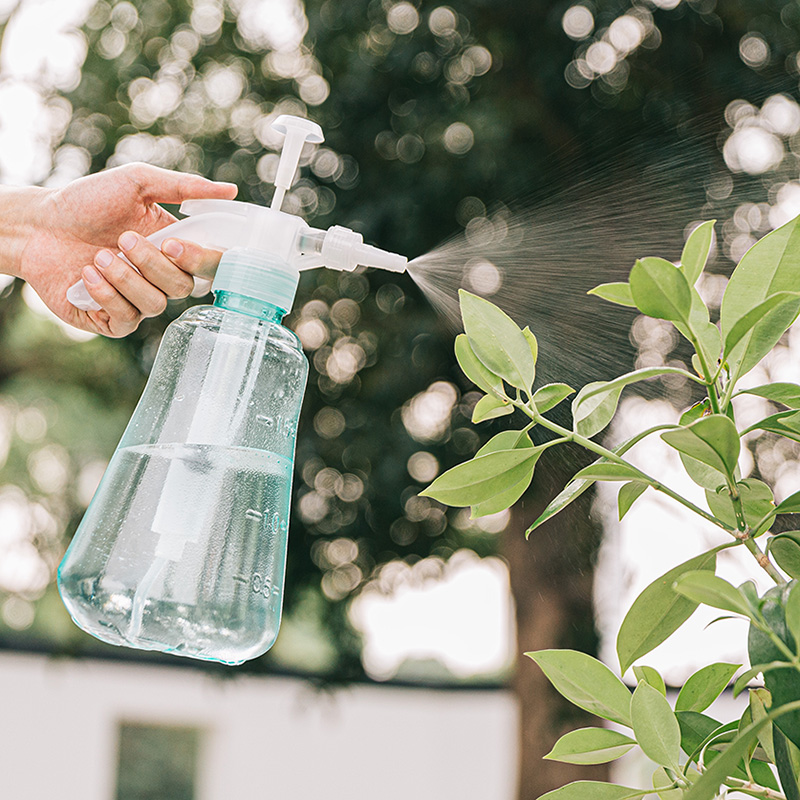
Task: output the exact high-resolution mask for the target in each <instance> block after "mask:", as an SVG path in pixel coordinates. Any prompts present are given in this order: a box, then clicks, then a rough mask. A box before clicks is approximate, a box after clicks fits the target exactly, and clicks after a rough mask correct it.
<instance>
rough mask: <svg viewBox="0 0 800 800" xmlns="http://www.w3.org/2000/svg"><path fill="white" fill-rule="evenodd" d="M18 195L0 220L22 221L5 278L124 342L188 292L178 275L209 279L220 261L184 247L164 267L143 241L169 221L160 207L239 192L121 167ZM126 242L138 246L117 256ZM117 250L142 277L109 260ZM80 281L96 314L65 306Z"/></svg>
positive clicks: (69, 318)
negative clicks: (21, 282) (15, 280)
mask: <svg viewBox="0 0 800 800" xmlns="http://www.w3.org/2000/svg"><path fill="white" fill-rule="evenodd" d="M23 191H24V194H22V195H20V199H21V201H22V202H20V203H19V204H18V205H16V206H15V208H13V209H9V210H7V212H6V213H8V214H11V215H15V214H16V215H21V216H22V217H23V220H22V221H21V222H18V223H17V224H16V226H15V231H14V242H15V244H14V243H12V246H11V247H10V248H9V252H10V253H11V254H12V255H11V256H10V260H11V263H10V267H11V268H9V269H6V271H8V272H9V273H10V274H14V275H18V276H19V277H22V278H23V279H24V280H26V281H27V282H28V283H30V284H31V286H32V287H33V288H34V289H35V290H36V292H37V294H38V295H39V296H40V297H41V298H42V300H44V302H45V303H46V304H47V305H48V306H49V307H50V308H51V309H52V310H53V311H54V312H55V313H56V314H57V315H58V316H59V317H61V319H63V320H65V321H66V322H68V323H69V324H70V325H74V326H75V327H76V328H81V329H83V330H88V331H91V332H93V333H101V334H103V335H105V336H115V337H116V336H126V335H127V334H129V333H131V331H133V330H135V329H136V327H137V326H138V325H139V323H140V322H141V321H142V319H143V318H144V317H146V316H155V315H157V314H159V313H161V311H163V310H164V307H165V305H166V299H167V297H185V296H186V295H187V294H188V293H189V291H191V284H192V281H191V278H190V277H189V275H188V274H186V272H184V271H183V270H182V269H178V266H180V265H181V264H183V265H184V266H185V267H187V268H189V269H194V270H195V271H196V272H197V274H202V275H206V276H210V274H213V269H214V268H215V267H216V262H217V261H218V260H219V254H218V253H214V252H212V251H207V250H203V249H202V248H199V247H198V246H196V245H189V243H182V244H183V252H182V254H181V255H180V256H178V257H176V258H175V259H173V260H170V259H167V258H166V257H165V256H164V255H163V254H161V253H160V252H159V251H158V249H157V248H155V247H154V246H153V245H151V244H150V243H149V242H146V241H145V240H144V238H143V237H145V236H148V235H149V234H151V233H153V232H155V231H157V230H159V229H161V228H163V227H164V226H166V225H169V224H170V223H172V222H174V221H175V217H173V216H172V214H170V213H169V212H167V211H166V210H165V209H163V208H162V207H161V206H159V205H158V203H159V202H162V203H180V202H182V201H183V200H188V199H196V198H215V199H224V200H230V199H233V198H234V197H235V196H236V192H237V188H236V186H235V185H234V184H230V183H215V182H213V181H209V180H206V179H205V178H202V177H199V176H197V175H189V174H186V173H180V172H171V171H169V170H165V169H160V168H159V167H153V166H149V165H147V164H127V165H125V166H122V167H116V168H114V169H109V170H106V171H104V172H99V173H97V174H95V175H90V176H87V177H85V178H80V179H78V180H76V181H74V182H73V183H70V184H69V185H67V186H65V187H64V188H63V189H56V190H52V189H38V190H23ZM126 232H127V233H130V234H132V235H133V237H134V239H135V241H133V240H132V244H133V246H132V247H131V248H130V249H128V248H124V247H122V244H123V243H124V244H127V242H128V240H127V238H126V237H125V233H126ZM171 243H172V244H175V243H177V240H175V239H168V240H167V241H165V242H164V247H165V252H167V251H168V247H169V245H170V244H171ZM120 248H121V249H123V250H127V252H128V253H130V256H133V257H132V258H131V261H132V263H134V264H136V265H137V266H138V267H139V268H140V269H141V272H142V274H141V275H139V274H137V273H136V272H135V270H133V269H131V267H130V265H128V264H126V263H125V262H124V261H122V259H120V258H118V257H116V256H115V255H114V253H115V252H116V251H117V250H118V249H120ZM109 251H111V252H109ZM156 254H157V256H158V257H156ZM108 255H110V256H111V259H110V260H109V259H108V257H107V256H108ZM130 256H129V257H130ZM103 262H107V266H104V263H103ZM92 263H94V266H91V267H87V266H86V265H88V264H92ZM176 264H177V265H178V266H175V265H176ZM123 267H124V269H123ZM95 277H96V278H97V279H96V280H93V279H94V278H95ZM81 278H83V279H84V281H85V282H86V286H87V289H88V290H89V294H90V295H91V296H92V297H93V298H94V299H95V300H96V301H97V302H98V303H99V304H100V305H101V306H103V308H102V309H101V310H100V311H81V310H79V309H77V308H75V307H74V306H73V305H72V304H71V303H69V302H68V301H67V299H66V292H67V289H68V288H69V287H70V286H71V285H72V284H73V283H75V282H76V281H78V280H80V279H81Z"/></svg>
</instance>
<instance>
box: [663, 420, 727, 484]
mask: <svg viewBox="0 0 800 800" xmlns="http://www.w3.org/2000/svg"><path fill="white" fill-rule="evenodd" d="M661 438H662V439H663V440H664V441H665V442H666V443H667V444H668V445H670V446H671V447H674V448H675V449H676V450H678V451H679V452H681V453H685V454H686V455H687V456H690V457H691V458H694V459H696V460H697V461H700V462H702V463H703V464H707V465H708V466H710V467H712V468H713V469H715V470H717V471H719V472H722V473H723V474H725V475H727V476H728V477H729V478H730V479H731V480H733V473H734V470H735V469H736V462H737V460H738V458H739V447H740V442H739V432H738V431H737V430H736V425H734V424H733V422H731V420H730V419H729V418H728V417H726V416H725V415H724V414H711V415H710V416H708V417H702V418H700V419H699V420H697V422H693V423H691V424H690V425H689V426H687V427H686V428H682V429H680V430H675V431H667V432H666V433H662V434H661Z"/></svg>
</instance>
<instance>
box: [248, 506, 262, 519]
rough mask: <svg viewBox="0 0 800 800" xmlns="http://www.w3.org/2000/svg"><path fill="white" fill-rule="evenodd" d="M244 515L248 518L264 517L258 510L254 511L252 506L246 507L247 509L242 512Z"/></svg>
mask: <svg viewBox="0 0 800 800" xmlns="http://www.w3.org/2000/svg"><path fill="white" fill-rule="evenodd" d="M244 515H245V516H246V517H247V518H248V519H264V515H263V514H262V513H261V512H260V511H256V510H255V509H254V508H248V509H247V511H245V512H244Z"/></svg>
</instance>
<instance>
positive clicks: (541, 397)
mask: <svg viewBox="0 0 800 800" xmlns="http://www.w3.org/2000/svg"><path fill="white" fill-rule="evenodd" d="M574 393H575V390H574V389H573V388H572V387H571V386H567V384H566V383H548V384H546V385H545V386H542V387H540V388H539V389H537V390H536V392H535V393H534V395H533V404H534V405H535V406H536V410H537V411H538V412H539V413H540V414H544V413H545V412H546V411H549V410H550V409H551V408H555V407H556V406H557V405H558V404H559V403H560V402H561V401H562V400H566V399H567V398H568V397H569V396H570V395H571V394H574Z"/></svg>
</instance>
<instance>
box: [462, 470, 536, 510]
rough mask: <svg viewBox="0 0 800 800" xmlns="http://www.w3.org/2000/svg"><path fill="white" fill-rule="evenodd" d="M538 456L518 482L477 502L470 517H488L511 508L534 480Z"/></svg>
mask: <svg viewBox="0 0 800 800" xmlns="http://www.w3.org/2000/svg"><path fill="white" fill-rule="evenodd" d="M538 460H539V459H538V456H537V457H536V458H535V459H534V460H533V461H531V463H530V468H529V470H528V472H526V473H525V474H524V475H523V476H522V477H521V478H520V479H519V480H518V481H517V482H516V483H512V484H510V485H509V486H508V487H507V488H506V489H504V490H503V491H502V492H498V493H497V494H496V495H494V496H493V497H490V498H489V499H488V500H484V501H483V502H481V503H475V504H474V505H473V506H472V508H471V510H470V515H469V518H470V519H478V518H479V517H486V516H489V514H497V513H499V512H500V511H505V510H506V509H507V508H511V506H513V505H514V503H516V502H517V500H519V499H520V497H522V495H523V494H525V491H526V490H527V488H528V487H529V486H530V485H531V481H532V480H533V473H534V470H535V469H536V462H537V461H538Z"/></svg>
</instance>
